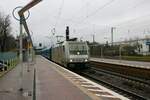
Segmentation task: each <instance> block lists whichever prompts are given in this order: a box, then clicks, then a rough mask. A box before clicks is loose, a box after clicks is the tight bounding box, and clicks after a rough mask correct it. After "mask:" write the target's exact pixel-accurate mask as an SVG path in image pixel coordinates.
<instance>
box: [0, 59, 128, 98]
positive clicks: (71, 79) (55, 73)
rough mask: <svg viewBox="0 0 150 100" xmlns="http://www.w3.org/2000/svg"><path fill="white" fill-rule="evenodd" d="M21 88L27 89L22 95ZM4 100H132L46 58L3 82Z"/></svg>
mask: <svg viewBox="0 0 150 100" xmlns="http://www.w3.org/2000/svg"><path fill="white" fill-rule="evenodd" d="M21 66H22V67H21ZM21 68H22V69H21ZM34 69H36V73H35V74H34ZM21 70H22V72H23V73H22V76H21V72H20V71H21ZM34 75H35V76H36V78H35V84H34V81H33V80H34ZM20 79H22V80H20ZM20 87H22V88H23V91H22V92H20V91H19V88H20ZM34 87H35V90H34ZM34 94H35V97H34V98H33V96H34ZM0 100H128V98H126V97H124V96H122V95H120V94H118V93H116V92H113V91H112V90H110V89H107V88H105V87H103V86H101V85H99V84H97V83H95V82H92V81H90V80H88V79H86V78H84V77H82V76H80V75H78V74H76V73H73V72H71V71H69V70H67V69H65V68H63V67H60V66H59V65H57V64H55V63H53V62H51V61H49V60H47V59H45V58H44V57H42V56H37V57H36V63H35V64H34V65H33V64H28V63H24V64H23V65H20V64H19V65H18V66H16V67H15V68H14V69H12V70H11V71H10V72H8V73H7V74H6V75H4V76H3V77H1V78H0Z"/></svg>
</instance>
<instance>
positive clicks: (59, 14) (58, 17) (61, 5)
mask: <svg viewBox="0 0 150 100" xmlns="http://www.w3.org/2000/svg"><path fill="white" fill-rule="evenodd" d="M63 6H64V0H62V2H61V4H60V7H59V11H58V15H57V16H56V22H55V24H54V28H55V31H56V27H57V24H58V20H59V19H60V17H61V14H62V9H63Z"/></svg>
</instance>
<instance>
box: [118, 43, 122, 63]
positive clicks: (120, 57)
mask: <svg viewBox="0 0 150 100" xmlns="http://www.w3.org/2000/svg"><path fill="white" fill-rule="evenodd" d="M121 49H122V47H121V44H120V46H119V59H120V60H121V59H122V55H121Z"/></svg>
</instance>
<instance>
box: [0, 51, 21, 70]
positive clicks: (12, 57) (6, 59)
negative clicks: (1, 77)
mask: <svg viewBox="0 0 150 100" xmlns="http://www.w3.org/2000/svg"><path fill="white" fill-rule="evenodd" d="M0 63H1V64H3V65H4V66H3V67H1V68H0V71H1V72H2V71H6V70H8V69H11V68H12V67H14V66H16V65H17V63H18V56H17V53H16V52H3V53H2V52H0Z"/></svg>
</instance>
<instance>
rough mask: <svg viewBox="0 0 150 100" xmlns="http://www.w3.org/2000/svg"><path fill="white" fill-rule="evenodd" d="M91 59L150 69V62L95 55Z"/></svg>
mask: <svg viewBox="0 0 150 100" xmlns="http://www.w3.org/2000/svg"><path fill="white" fill-rule="evenodd" d="M90 60H91V61H95V62H103V63H110V64H117V65H125V66H131V67H138V68H144V69H150V63H149V62H142V61H127V60H116V59H106V58H93V57H91V58H90Z"/></svg>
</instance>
